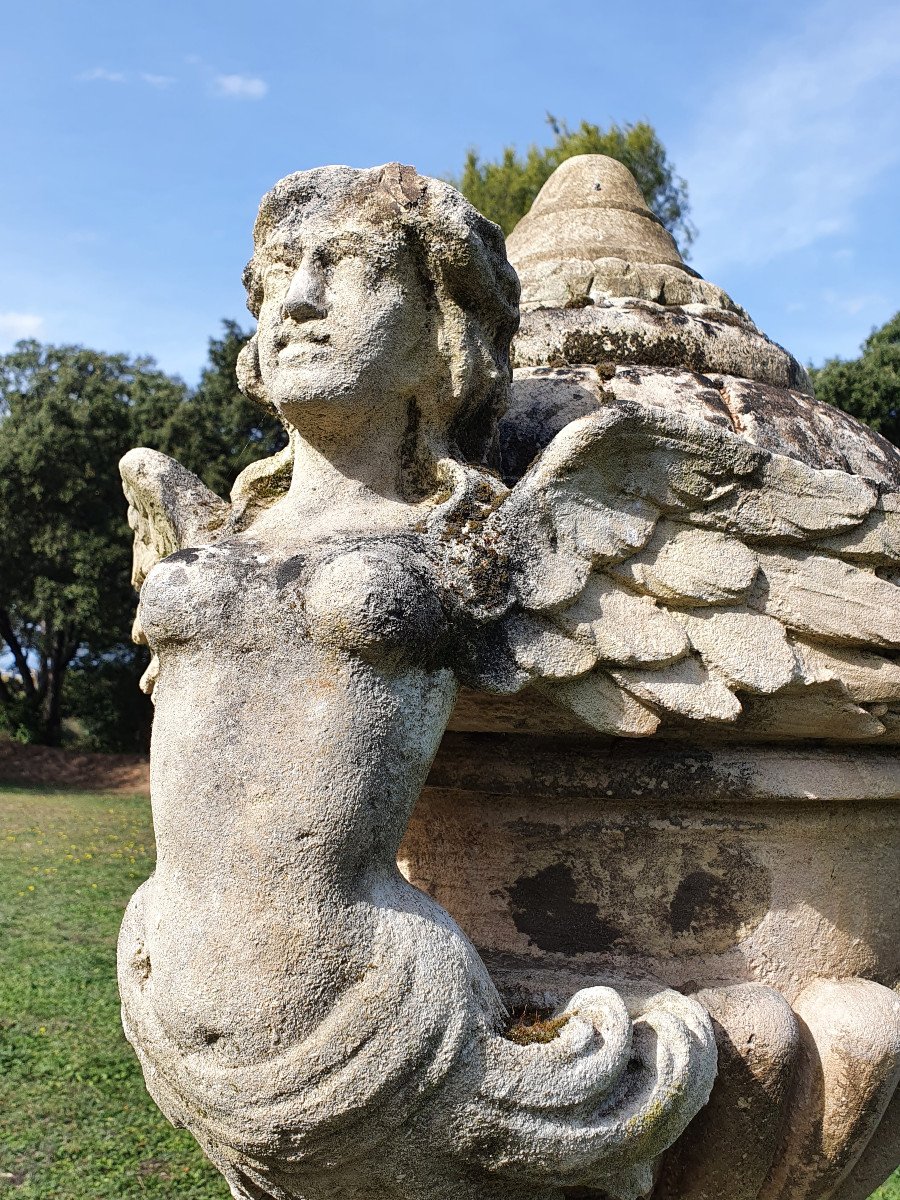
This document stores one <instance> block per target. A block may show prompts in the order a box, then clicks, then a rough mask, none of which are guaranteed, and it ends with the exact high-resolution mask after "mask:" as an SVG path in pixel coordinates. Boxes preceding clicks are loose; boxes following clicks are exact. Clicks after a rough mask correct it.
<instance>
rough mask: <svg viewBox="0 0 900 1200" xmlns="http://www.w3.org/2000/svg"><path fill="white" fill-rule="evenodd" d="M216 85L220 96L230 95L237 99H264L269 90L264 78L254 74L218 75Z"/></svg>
mask: <svg viewBox="0 0 900 1200" xmlns="http://www.w3.org/2000/svg"><path fill="white" fill-rule="evenodd" d="M214 87H215V90H216V92H217V93H218V94H219V95H220V96H230V97H232V98H233V99H235V100H262V98H263V96H265V94H266V92H267V91H268V90H269V85H268V84H267V83H266V81H265V80H264V79H256V78H254V77H253V76H252V75H217V76H216V78H215V80H214Z"/></svg>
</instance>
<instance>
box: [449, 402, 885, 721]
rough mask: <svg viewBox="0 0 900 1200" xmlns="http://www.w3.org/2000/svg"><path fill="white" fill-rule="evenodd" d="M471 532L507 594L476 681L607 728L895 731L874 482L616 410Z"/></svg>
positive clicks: (676, 417) (594, 417)
mask: <svg viewBox="0 0 900 1200" xmlns="http://www.w3.org/2000/svg"><path fill="white" fill-rule="evenodd" d="M478 536H479V539H480V540H481V541H482V543H483V544H484V545H485V546H490V548H491V550H492V552H493V553H494V554H495V555H496V556H499V557H500V558H502V560H503V569H504V571H505V572H506V575H507V578H508V588H509V593H510V596H511V598H512V603H511V605H510V606H509V607H508V608H507V609H506V610H505V611H504V612H503V613H502V614H500V615H498V617H497V619H496V620H494V621H493V622H490V621H489V622H487V623H485V624H482V626H481V628H480V634H479V636H480V637H481V639H482V641H483V643H484V648H482V649H481V650H480V652H479V653H478V654H477V655H476V656H474V659H475V661H477V663H478V670H477V671H475V672H473V674H472V678H471V680H470V682H472V683H473V684H474V685H475V686H477V687H480V688H482V689H483V690H497V691H511V690H515V688H516V687H523V686H526V685H528V684H532V685H535V686H537V687H539V688H540V689H542V690H544V691H546V692H548V693H549V694H550V695H551V696H552V697H553V699H554V700H555V701H557V702H558V703H559V704H561V705H563V706H564V707H566V708H568V709H570V710H571V711H572V712H573V713H574V714H575V715H576V716H577V717H578V718H579V719H580V720H581V721H583V722H585V723H586V724H588V725H592V726H593V727H594V728H596V729H598V730H601V731H602V732H605V733H611V734H617V735H620V736H636V737H639V736H646V735H647V734H649V733H652V732H654V731H655V730H656V729H657V727H658V726H659V725H660V723H661V722H665V721H669V722H673V721H675V722H677V721H679V720H684V719H689V720H700V721H705V722H712V723H716V724H719V725H726V726H727V725H733V724H734V723H736V722H739V725H740V727H743V728H746V729H747V730H748V731H753V732H760V731H763V730H768V731H771V732H773V733H776V734H777V733H778V731H779V725H780V724H783V723H785V722H786V726H785V728H788V727H789V728H788V732H790V733H791V734H792V735H793V736H811V737H815V736H827V737H834V736H838V737H850V738H854V737H865V738H879V737H884V736H885V735H886V734H887V735H889V736H890V735H894V736H896V735H897V734H898V733H900V711H898V712H897V713H896V715H895V714H894V712H893V710H892V708H891V706H892V705H894V706H896V708H897V709H898V710H900V666H898V664H897V663H896V662H895V661H894V659H893V658H892V657H891V655H892V653H893V652H894V651H896V650H897V649H898V648H900V586H898V581H900V494H898V493H895V492H891V491H889V490H886V488H885V485H879V484H876V483H873V482H871V481H869V480H866V479H862V478H860V477H858V476H855V475H850V474H846V473H844V472H841V471H834V470H815V469H813V468H811V467H808V466H806V465H805V464H803V463H801V462H798V461H797V460H795V459H792V458H788V457H786V456H783V455H778V454H772V453H770V452H768V451H765V450H761V449H759V448H757V447H755V446H753V445H751V444H750V443H748V442H747V441H746V440H744V439H743V438H740V437H738V436H736V435H735V434H732V433H730V432H728V431H726V430H723V429H720V428H718V427H716V426H714V425H712V424H710V423H708V422H701V421H693V420H691V419H689V418H686V417H684V416H681V415H680V414H673V413H671V412H668V411H665V410H663V409H655V408H650V407H648V406H641V407H640V408H638V407H636V406H632V405H626V404H622V405H620V406H617V407H616V408H608V409H603V410H601V411H599V412H597V413H595V414H591V415H590V416H587V417H583V418H581V419H579V420H576V421H573V422H572V423H571V424H569V425H567V426H566V427H565V428H564V429H562V430H561V432H560V433H559V434H558V435H557V436H556V438H555V439H554V440H553V441H552V442H551V443H550V445H549V446H548V447H547V449H546V450H545V451H544V453H543V454H542V455H541V457H540V458H539V459H538V460H537V461H536V462H535V463H534V465H533V466H532V467H531V469H530V470H529V471H528V472H527V474H526V475H525V476H524V477H523V478H522V479H521V480H520V482H519V483H518V484H517V485H516V486H515V487H514V488H513V489H512V491H511V492H510V493H509V494H508V495H507V496H506V497H505V499H503V500H502V501H501V502H500V503H498V504H496V506H495V507H494V509H493V511H492V512H491V513H490V514H489V515H488V516H487V517H486V519H485V520H484V522H483V525H482V526H481V529H480V531H479V535H478ZM511 680H513V681H515V682H514V683H512V684H511ZM867 706H868V707H867ZM788 716H789V719H788Z"/></svg>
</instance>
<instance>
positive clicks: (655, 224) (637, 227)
mask: <svg viewBox="0 0 900 1200" xmlns="http://www.w3.org/2000/svg"><path fill="white" fill-rule="evenodd" d="M506 245H507V252H508V254H509V258H510V261H511V262H512V263H513V265H514V266H515V267H516V269H517V270H518V271H519V273H520V275H521V274H522V272H523V271H525V270H526V269H527V268H528V267H531V266H533V265H535V264H537V263H539V262H547V261H549V260H551V259H552V260H556V261H558V260H565V259H571V260H577V261H578V260H580V261H592V260H594V259H599V258H619V259H624V260H625V261H626V262H634V263H664V264H666V265H668V266H672V267H680V268H681V269H682V270H685V266H684V263H683V262H682V259H681V255H680V254H679V253H678V247H677V246H676V245H675V241H674V239H673V237H672V235H671V234H670V233H669V232H668V231H667V230H666V229H664V228H663V226H662V224H661V223H660V221H659V219H658V218H657V217H655V216H654V215H653V213H652V212H651V211H650V209H649V208H648V207H647V204H646V202H645V201H644V197H643V196H642V195H641V190H640V188H639V187H638V185H637V184H636V183H635V180H634V177H633V175H632V174H631V172H630V171H629V170H628V168H627V167H626V166H623V164H622V163H620V162H618V161H617V160H616V159H615V158H607V157H606V155H605V154H578V155H576V156H575V157H574V158H567V159H566V160H565V162H563V163H562V164H561V165H560V166H559V167H557V169H556V170H555V171H554V172H553V174H552V175H551V176H550V178H549V179H548V180H547V182H546V183H545V184H544V186H543V187H542V188H541V190H540V192H539V193H538V195H537V198H536V199H535V201H534V204H533V205H532V206H531V211H530V212H529V213H527V214H526V215H525V216H524V217H523V218H522V220H521V221H520V222H519V223H518V225H517V226H516V227H515V229H514V230H513V231H512V233H511V234H510V235H509V237H508V238H507V242H506Z"/></svg>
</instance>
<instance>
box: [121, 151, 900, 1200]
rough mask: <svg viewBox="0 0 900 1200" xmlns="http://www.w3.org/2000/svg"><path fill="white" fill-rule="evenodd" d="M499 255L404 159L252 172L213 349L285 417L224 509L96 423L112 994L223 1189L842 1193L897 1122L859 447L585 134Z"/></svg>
mask: <svg viewBox="0 0 900 1200" xmlns="http://www.w3.org/2000/svg"><path fill="white" fill-rule="evenodd" d="M508 249H509V261H507V257H506V252H505V249H504V243H503V238H502V235H501V233H500V231H499V230H498V229H497V228H496V227H495V226H493V225H491V224H490V223H489V222H487V221H486V220H485V219H484V218H483V217H481V216H480V215H479V214H478V213H477V212H475V210H474V209H472V208H471V206H469V205H468V204H467V203H466V202H465V201H464V200H463V198H462V197H461V196H459V195H458V193H456V192H455V191H454V190H453V189H452V188H450V187H449V186H448V185H446V184H443V183H440V182H439V181H435V180H428V179H425V178H423V177H421V176H418V175H417V174H416V172H415V171H414V170H413V169H412V168H408V167H402V166H399V165H398V164H388V165H387V166H385V167H382V168H373V169H372V170H370V171H355V170H351V169H350V168H344V167H330V168H321V169H319V170H317V171H310V172H299V173H297V174H296V175H293V176H289V177H287V178H286V179H284V180H282V181H281V182H280V183H279V184H277V185H276V187H275V188H274V189H273V190H272V191H271V192H270V193H268V194H267V196H266V197H265V198H264V200H263V204H262V207H261V209H260V215H259V218H258V220H257V223H256V227H255V231H254V255H253V258H252V259H251V262H250V264H249V266H248V268H247V271H246V273H245V282H246V283H247V287H248V294H249V301H248V303H249V305H250V307H251V310H252V311H253V312H254V315H256V316H258V318H259V328H258V331H257V333H256V334H255V335H254V337H253V338H252V339H251V341H250V343H249V344H248V346H247V347H246V349H245V350H244V351H243V352H242V355H241V360H240V363H239V368H238V377H239V381H240V383H241V386H242V388H243V389H244V390H245V391H246V392H247V394H248V395H251V396H253V397H255V398H256V399H258V400H260V401H261V402H263V403H266V404H269V405H270V406H272V407H274V408H275V409H276V410H277V411H278V412H279V414H280V415H281V416H282V418H283V419H284V421H285V424H286V427H287V429H288V433H289V445H288V446H287V448H286V449H285V450H284V451H283V452H282V453H281V454H279V455H276V456H275V457H274V458H271V459H267V460H264V461H263V462H261V463H256V464H253V465H252V466H251V467H249V468H248V469H247V470H246V471H245V472H243V473H242V475H241V476H240V477H239V478H238V480H237V481H236V484H235V487H234V489H233V491H232V495H231V501H230V503H227V502H225V501H223V500H221V499H220V498H219V497H216V496H214V495H213V494H212V493H210V492H209V491H208V490H207V489H206V488H204V486H203V485H202V483H201V482H200V481H199V480H198V479H196V478H195V477H194V476H192V475H190V474H189V473H188V472H186V471H184V469H183V468H181V467H179V466H178V464H176V463H174V462H173V461H172V460H170V459H167V458H166V457H165V456H163V455H159V454H156V453H155V452H153V451H148V450H139V451H132V452H131V453H130V454H129V455H127V456H126V458H125V459H124V460H123V464H122V473H123V479H124V481H125V488H126V492H127V494H128V498H129V502H130V505H131V509H130V520H131V524H132V526H133V528H134V529H135V575H134V579H135V583H136V584H137V585H139V586H140V585H142V584H143V588H142V592H141V607H140V610H139V619H138V622H137V624H136V636H137V638H138V640H143V641H147V642H148V643H149V645H150V648H151V650H153V652H154V660H153V663H152V665H151V667H150V669H149V670H148V672H147V674H146V676H145V679H144V686H145V687H146V688H147V690H154V694H155V697H156V702H157V719H156V725H155V729H154V745H153V782H152V788H153V793H154V796H153V799H154V819H155V824H156V831H157V841H158V847H159V867H158V870H157V874H156V876H155V877H154V879H151V880H149V881H148V882H147V883H146V884H145V885H144V886H143V887H142V888H141V889H140V890H139V892H138V893H137V894H136V896H135V897H134V899H133V900H132V903H131V905H130V906H129V911H128V914H127V915H126V919H125V922H124V924H123V930H122V936H121V939H120V948H119V973H120V990H121V993H122V999H123V1021H124V1025H125V1030H126V1034H127V1036H128V1037H129V1039H130V1041H131V1042H132V1044H133V1045H134V1047H135V1050H136V1052H137V1054H138V1056H139V1058H140V1060H141V1063H142V1066H143V1069H144V1073H145V1077H146V1080H147V1086H148V1088H149V1090H150V1091H151V1094H152V1095H153V1096H154V1098H155V1099H156V1100H157V1102H158V1104H159V1105H160V1107H161V1108H162V1110H163V1111H164V1112H165V1113H166V1115H167V1116H168V1117H169V1118H170V1120H172V1121H173V1122H175V1123H176V1124H181V1125H184V1126H186V1127H187V1128H189V1129H190V1130H191V1131H192V1132H193V1134H194V1136H195V1137H196V1138H197V1140H198V1141H199V1142H200V1144H201V1146H202V1147H203V1149H204V1150H205V1151H206V1153H207V1154H208V1155H209V1157H210V1158H211V1159H212V1161H213V1162H214V1163H215V1164H216V1166H217V1167H218V1168H219V1169H220V1171H221V1172H222V1174H223V1175H224V1177H225V1179H226V1180H227V1181H228V1184H229V1186H230V1189H231V1192H232V1195H233V1196H234V1197H235V1200H339V1198H340V1200H362V1198H363V1197H365V1198H366V1200H564V1198H565V1197H598V1198H605V1200H637V1198H638V1197H642V1196H651V1195H652V1196H653V1197H654V1198H655V1200H713V1198H718V1197H720V1196H722V1195H727V1196H728V1197H729V1200H826V1198H834V1200H864V1198H865V1197H866V1196H868V1195H869V1193H870V1192H871V1191H872V1190H873V1189H874V1188H875V1187H876V1186H877V1185H878V1184H880V1183H881V1182H882V1181H883V1180H884V1179H885V1178H886V1177H887V1176H888V1175H889V1174H890V1173H891V1171H892V1170H893V1169H894V1167H895V1166H896V1165H897V1162H898V1160H900V1108H898V1105H900V1099H898V1093H897V1084H898V1078H900V1001H898V996H897V990H898V987H900V940H898V936H897V935H898V929H900V820H898V817H900V807H898V801H900V772H898V770H897V767H898V752H897V746H898V743H900V664H898V661H897V657H896V655H897V651H898V649H900V604H898V598H900V586H898V584H900V453H898V452H897V450H896V449H895V448H894V447H892V446H890V445H889V444H888V443H887V442H885V441H884V440H883V439H881V438H880V437H879V436H878V435H877V434H874V433H872V432H871V431H870V430H867V429H866V428H864V427H863V426H861V425H860V424H858V423H857V422H856V421H854V420H853V419H852V418H850V417H847V416H845V415H844V414H842V413H840V412H838V411H837V410H835V409H832V408H829V407H828V406H827V405H824V404H820V403H818V402H817V401H816V400H815V398H814V397H813V395H812V389H811V387H810V384H809V380H808V378H807V376H806V372H805V371H804V370H803V368H802V367H801V366H800V365H799V364H798V363H797V362H796V361H795V360H794V359H793V358H792V357H791V356H790V354H788V353H787V352H786V351H785V350H783V349H782V348H781V347H780V346H777V345H776V344H775V343H773V342H771V341H770V340H769V339H768V338H766V337H765V336H764V335H763V334H762V333H761V332H760V331H759V330H758V329H757V328H756V326H755V325H754V324H753V322H752V321H751V320H750V318H749V316H748V315H747V313H746V312H745V311H744V310H743V309H741V308H740V307H739V306H738V305H737V304H735V302H734V301H733V300H732V299H731V298H730V297H729V296H727V295H726V294H725V293H724V292H723V291H721V289H719V288H717V287H715V286H714V285H713V284H711V283H709V282H707V281H705V280H703V279H701V278H700V277H699V276H698V275H697V274H696V272H694V271H692V270H691V269H690V268H688V267H687V266H686V265H685V264H684V263H683V262H682V260H681V257H680V255H679V253H678V250H677V247H676V246H675V243H674V242H673V240H672V238H671V237H670V236H669V234H668V233H667V232H666V231H665V230H664V229H663V227H662V225H661V224H660V222H659V221H658V220H657V219H656V218H655V217H653V215H652V214H651V213H650V212H649V210H648V209H647V206H646V204H645V203H644V201H643V198H642V197H641V195H640V193H639V191H638V189H637V186H636V184H635V183H634V181H633V179H632V178H631V176H630V175H629V173H628V172H627V171H626V170H625V168H624V167H622V166H621V165H620V164H618V163H616V162H614V161H613V160H610V159H606V158H602V157H599V156H580V157H578V158H575V159H571V160H569V161H568V162H566V163H564V164H563V165H562V166H561V167H560V168H559V169H558V171H557V172H556V173H555V174H554V175H553V176H552V177H551V179H550V180H549V181H548V183H547V184H546V185H545V187H544V188H543V190H542V191H541V193H540V195H539V196H538V198H537V200H536V201H535V204H534V206H533V208H532V211H531V213H530V214H529V215H528V216H526V217H525V218H524V219H523V221H522V222H521V223H520V225H519V226H518V227H517V228H516V230H515V231H514V233H513V234H512V235H511V237H510V239H509V243H508ZM510 263H511V264H512V266H513V267H515V270H516V272H518V279H517V277H516V274H515V272H514V271H513V270H512V267H511V266H510ZM519 280H521V305H520V307H521V324H520V325H519V327H518V332H517V333H516V336H515V339H514V340H512V339H513V334H514V332H515V330H516V326H517V323H518V319H519V300H520V297H519ZM511 342H512V348H511V349H510V343H511ZM510 367H513V368H514V370H513V371H512V384H511V388H510V386H509V378H510Z"/></svg>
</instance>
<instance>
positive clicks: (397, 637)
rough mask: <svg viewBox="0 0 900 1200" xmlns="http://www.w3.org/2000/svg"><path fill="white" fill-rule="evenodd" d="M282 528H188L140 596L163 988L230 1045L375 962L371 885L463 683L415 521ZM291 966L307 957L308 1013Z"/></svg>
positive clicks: (294, 1017)
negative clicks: (150, 684) (194, 533)
mask: <svg viewBox="0 0 900 1200" xmlns="http://www.w3.org/2000/svg"><path fill="white" fill-rule="evenodd" d="M293 549H294V551H295V552H293V553H291V552H287V553H285V551H284V549H282V550H281V551H280V552H279V553H278V554H277V555H276V554H273V553H270V552H267V549H266V548H265V547H264V546H263V545H261V544H260V543H259V542H258V541H256V540H254V539H251V538H249V537H243V538H242V537H236V538H234V539H231V540H229V541H226V542H223V543H220V544H219V545H216V546H204V547H199V548H195V549H187V550H184V551H181V552H179V553H177V554H173V555H171V556H170V557H169V558H167V559H165V560H164V561H162V562H161V563H160V564H159V565H158V566H157V567H156V568H155V569H154V570H153V571H152V572H151V574H150V576H149V577H148V579H147V581H146V583H145V585H144V589H143V591H142V596H141V617H142V621H143V624H144V628H145V631H146V634H147V637H148V640H149V642H150V645H151V647H152V648H153V650H154V651H155V652H157V653H158V654H159V658H160V675H159V679H158V682H157V687H156V693H155V696H156V706H157V711H156V719H155V724H154V744H153V753H152V776H153V806H154V822H155V828H156V836H157V842H158V866H157V871H156V874H155V876H154V878H153V880H152V881H151V882H150V884H149V885H148V886H149V887H151V888H152V889H153V890H154V901H155V903H154V905H153V908H154V910H155V911H156V912H157V913H159V914H164V915H163V916H161V917H160V918H159V919H158V921H157V923H156V925H155V926H154V927H153V928H151V929H148V930H147V933H146V939H147V941H146V949H147V954H148V957H149V959H150V962H151V964H152V971H153V979H154V986H155V989H156V995H157V1007H158V1008H159V1011H160V1016H161V1019H162V1020H163V1021H164V1023H165V1024H166V1025H167V1026H168V1027H169V1031H170V1033H171V1034H172V1036H173V1037H174V1038H175V1039H176V1040H177V1041H178V1042H179V1043H181V1044H182V1045H184V1046H185V1047H186V1048H187V1047H198V1048H199V1047H200V1046H202V1045H204V1044H210V1043H211V1042H214V1043H219V1050H218V1053H219V1054H222V1053H231V1054H233V1055H234V1057H235V1058H236V1059H238V1060H240V1059H242V1058H244V1057H245V1056H247V1055H251V1056H252V1055H258V1054H259V1053H261V1052H263V1053H264V1052H265V1051H266V1049H268V1048H274V1047H275V1046H276V1045H278V1044H279V1043H281V1042H282V1041H283V1040H291V1039H293V1038H297V1037H300V1036H302V1034H303V1033H304V1030H305V1029H306V1028H308V1027H310V1026H311V1025H313V1024H315V1022H316V1021H317V1020H318V1019H320V1017H321V1016H322V1014H323V1013H324V1012H326V1011H327V1009H328V1008H329V1006H330V1005H331V1004H332V1003H333V1000H334V997H335V995H336V994H338V993H340V992H341V990H342V989H344V988H346V986H348V984H349V982H352V980H353V979H354V978H356V977H358V976H359V973H360V971H363V970H365V968H366V965H367V963H368V962H369V959H370V957H371V953H372V940H373V939H374V938H375V937H376V925H377V913H376V912H374V910H373V912H372V913H369V912H368V909H369V907H370V899H371V896H372V895H373V894H374V892H376V891H378V889H379V888H383V887H384V886H390V885H391V883H392V881H393V880H394V879H395V877H396V866H395V862H396V853H397V846H398V844H399V841H400V838H401V837H402V834H403V830H404V828H405V824H406V820H407V818H408V814H409V810H410V808H411V806H412V804H413V802H414V800H415V798H416V796H417V794H418V792H419V790H420V788H421V786H422V783H423V782H424V778H425V774H426V772H427V769H428V766H429V764H430V762H431V759H432V757H433V754H434V751H435V749H436V747H437V744H438V742H439V740H440V736H441V734H442V732H443V729H444V726H445V724H446V720H447V717H448V716H449V712H450V709H451V708H452V704H453V700H454V698H455V693H456V687H455V683H454V679H453V676H452V674H451V672H450V671H449V670H448V669H447V668H446V667H445V666H443V665H442V656H445V655H446V652H447V642H448V637H449V625H448V620H447V617H446V615H445V613H444V610H443V608H442V606H441V603H440V600H439V598H438V593H437V589H436V587H435V584H434V580H433V578H432V577H431V574H430V572H431V566H430V563H429V560H428V558H427V556H426V555H425V554H424V553H423V550H422V547H421V543H420V541H419V540H418V539H417V538H415V537H414V536H413V535H410V536H407V537H404V538H400V539H397V538H394V539H393V540H392V541H391V542H387V541H386V540H385V539H383V538H382V539H379V538H366V539H360V538H335V539H328V540H326V541H324V542H319V543H318V544H310V545H303V546H297V547H294V548H293ZM423 659H425V660H429V659H430V663H429V665H426V666H424V667H423V666H422V665H421V664H422V662H423ZM261 728H264V729H265V731H266V737H265V739H262V738H261V737H260V729H261ZM274 746H278V747H279V748H280V751H281V752H280V753H273V747H274ZM210 759H213V760H214V763H215V770H214V771H210V770H209V765H210ZM236 928H237V929H239V930H240V936H237V937H236V936H235V931H236ZM361 929H365V930H367V931H368V932H367V936H364V937H360V932H361ZM298 972H301V973H305V974H306V975H307V976H308V975H309V974H310V973H311V972H312V973H314V974H316V975H317V976H318V986H317V987H316V988H314V989H313V991H314V994H315V995H316V997H317V1000H318V1002H317V1003H315V1004H314V1005H312V1006H311V1007H310V1008H308V1009H307V1010H306V1011H304V1012H300V1013H298V1012H297V1011H296V1006H291V1004H290V1003H289V1001H290V998H291V995H292V993H293V992H294V991H295V990H296V987H297V984H298V979H297V978H296V976H297V973H298ZM228 1039H231V1042H230V1045H225V1044H222V1043H224V1042H227V1041H228Z"/></svg>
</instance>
